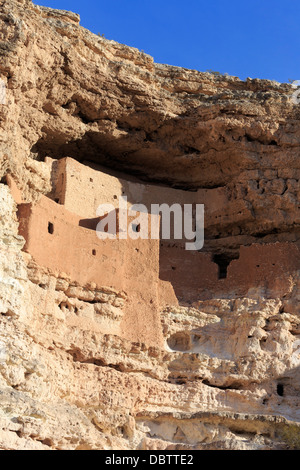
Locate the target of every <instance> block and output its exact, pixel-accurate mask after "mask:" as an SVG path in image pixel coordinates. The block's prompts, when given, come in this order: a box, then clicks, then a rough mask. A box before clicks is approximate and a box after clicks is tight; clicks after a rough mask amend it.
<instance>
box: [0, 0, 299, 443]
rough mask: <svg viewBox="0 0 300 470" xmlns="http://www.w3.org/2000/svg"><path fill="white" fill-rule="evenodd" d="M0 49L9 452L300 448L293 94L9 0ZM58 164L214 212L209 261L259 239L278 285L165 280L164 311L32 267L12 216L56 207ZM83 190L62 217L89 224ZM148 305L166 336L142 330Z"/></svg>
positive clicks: (0, 245)
mask: <svg viewBox="0 0 300 470" xmlns="http://www.w3.org/2000/svg"><path fill="white" fill-rule="evenodd" d="M0 55H1V61H0V79H1V80H2V81H3V83H4V84H5V86H6V102H5V103H4V104H1V105H0V123H1V127H0V129H1V134H0V178H1V184H0V448H1V449H35V450H39V449H44V450H49V449H67V450H68V449H235V450H237V449H241V450H243V449H293V448H298V449H299V448H300V434H299V433H300V430H299V422H300V414H299V400H300V398H299V394H300V376H299V370H300V369H299V366H300V349H299V344H300V343H299V340H300V315H299V306H298V300H299V295H300V293H299V292H300V291H299V288H300V277H299V273H298V270H297V269H298V268H299V266H300V260H299V259H298V258H297V251H296V250H297V249H298V242H299V238H300V231H299V175H300V163H299V158H298V153H299V137H300V122H299V120H300V114H299V106H298V105H297V104H295V103H294V102H293V100H292V99H291V97H292V94H293V92H294V89H293V88H292V87H291V86H290V85H288V84H279V83H276V82H270V81H266V80H256V79H255V80H252V79H248V80H246V81H241V80H239V79H238V78H236V77H229V76H226V77H223V76H216V75H213V74H209V73H201V72H197V71H192V70H186V69H181V68H177V67H171V66H167V65H159V64H155V63H154V62H153V59H152V58H151V57H149V56H148V55H146V54H144V53H142V52H140V51H138V50H136V49H133V48H129V47H127V46H125V45H121V44H118V43H116V42H114V41H108V40H106V39H104V38H102V37H98V36H95V35H94V34H92V33H91V32H89V31H87V30H85V29H84V28H82V27H81V26H80V25H79V17H78V15H76V14H74V13H70V12H66V11H57V10H52V9H49V8H45V7H39V6H36V5H34V4H33V3H32V2H31V1H30V0H19V1H18V0H7V1H2V3H1V6H0ZM64 157H69V158H70V159H71V160H72V161H76V160H77V161H78V162H80V163H81V164H82V165H80V166H82V167H85V166H88V167H89V168H92V167H93V170H91V171H94V172H95V174H96V172H99V171H100V170H99V168H100V167H99V165H101V169H102V170H101V171H104V170H105V171H107V174H111V173H112V172H116V170H117V171H118V172H119V173H118V174H115V175H114V178H115V179H114V180H113V181H114V183H113V184H114V185H115V186H114V191H113V192H110V191H111V187H110V186H107V187H106V186H105V185H104V186H103V189H101V195H102V196H103V197H104V196H105V197H107V198H108V197H111V199H112V200H113V198H114V196H115V194H116V188H119V189H118V190H120V194H121V193H122V188H123V189H124V188H125V187H127V189H128V187H131V186H130V185H131V184H132V182H136V184H138V185H148V186H147V188H148V187H150V186H151V188H153V187H155V188H160V189H151V191H150V189H149V188H148V189H149V190H148V189H147V191H148V193H147V194H152V195H153V194H154V193H155V194H158V193H159V191H161V195H162V198H163V199H164V198H167V202H169V201H170V202H172V201H171V199H172V198H173V199H174V198H175V199H176V197H177V196H173V194H175V193H176V194H178V198H179V199H180V201H182V200H183V199H181V198H183V197H184V198H187V199H186V200H190V201H194V202H195V201H197V202H201V201H202V202H203V203H206V205H207V214H206V224H205V247H204V250H203V256H211V257H212V258H211V261H212V262H213V261H214V262H215V263H217V264H219V265H220V268H221V269H225V267H226V266H227V265H228V264H229V262H231V263H237V262H238V261H239V260H238V258H239V256H240V253H241V252H242V250H243V249H246V248H248V249H249V250H250V249H252V248H251V247H252V246H253V245H254V244H255V245H259V249H261V250H262V251H263V249H264V246H265V245H266V246H269V247H270V244H277V243H279V244H289V246H290V245H291V246H292V247H293V250H294V249H295V250H294V251H289V252H288V253H293V255H286V258H287V264H286V267H285V268H284V270H283V271H280V274H278V273H279V271H277V270H276V269H274V273H275V274H274V277H275V278H276V279H275V280H276V282H275V284H274V286H273V288H272V289H269V288H268V286H266V285H264V283H263V282H262V280H261V278H260V280H259V283H255V285H254V284H253V287H251V286H250V287H249V286H247V292H246V293H245V292H243V295H239V292H238V291H234V289H233V288H232V286H231V289H230V291H229V290H227V291H226V290H225V291H224V289H223V291H222V289H220V291H218V292H213V291H211V293H210V294H211V295H202V293H201V295H200V294H199V297H198V298H195V296H193V298H192V299H191V297H190V292H189V284H188V283H186V280H185V279H184V278H183V277H181V278H180V277H179V279H178V278H176V279H175V278H174V277H171V276H170V277H168V278H164V276H160V279H159V280H157V281H155V286H156V288H158V287H159V286H158V284H159V281H165V282H170V283H171V284H172V285H173V287H174V286H175V287H176V288H177V289H178V285H179V287H180V289H179V291H180V292H179V294H180V295H179V294H178V295H176V296H175V298H174V297H172V296H171V297H168V299H169V300H168V302H163V303H162V302H161V303H160V304H159V299H160V298H162V297H159V295H158V294H157V296H156V297H155V300H154V301H153V300H152V299H151V300H150V297H147V296H148V294H147V296H146V294H145V297H144V300H141V299H143V292H142V291H138V292H139V297H138V299H137V298H135V296H134V294H132V292H131V291H130V289H127V284H124V286H125V288H124V289H123V287H124V286H122V285H121V284H120V286H117V285H116V286H114V287H112V286H108V285H107V284H106V283H105V284H104V281H103V282H101V285H100V284H99V283H98V284H97V283H96V282H94V281H93V282H85V281H84V282H83V281H82V277H79V276H78V277H77V278H76V273H75V274H74V273H69V272H63V271H62V270H59V269H56V270H55V269H52V268H51V267H49V266H47V265H46V264H47V263H46V264H45V265H42V264H43V263H37V261H36V258H35V257H34V256H33V254H32V252H30V250H28V249H26V245H25V241H26V240H25V239H24V238H23V236H21V234H22V230H20V218H18V217H17V215H18V216H19V213H20V205H24V204H25V205H26V204H29V205H30V204H33V207H40V206H38V204H41V202H40V201H43V200H44V199H43V198H48V199H52V201H51V203H52V202H53V204H54V203H56V202H57V201H56V199H59V198H57V191H58V187H57V184H56V183H57V178H56V176H57V174H56V172H57V165H56V163H55V162H56V161H57V160H60V159H63V158H64ZM76 163H77V162H76ZM78 165H79V163H78ZM76 168H77V167H76ZM80 171H81V170H78V172H79V173H80ZM82 171H83V172H84V170H82ZM89 171H90V170H89ZM83 174H85V173H83ZM86 174H87V175H88V177H89V179H88V181H89V182H91V181H90V180H91V179H93V178H94V177H95V176H93V177H91V175H90V173H86ZM79 180H80V181H81V183H80V185H79V187H78V188H79V189H78V191H79V194H81V195H86V198H87V197H88V195H89V194H91V191H90V189H89V190H88V191H87V190H86V188H85V183H84V181H83V180H84V178H82V179H80V178H79ZM79 180H78V181H79ZM109 181H110V182H111V181H112V180H109ZM124 181H125V183H124ZM126 185H127V186H126ZM155 191H156V192H155ZM176 191H178V192H176ZM173 192H175V193H173ZM93 194H94V193H93ZM183 194H184V196H183ZM73 195H74V197H73V199H72V197H71V198H70V199H69V202H68V201H64V204H65V207H66V210H67V209H70V210H71V209H72V210H71V212H72V211H73V212H74V213H75V214H77V215H78V216H80V217H82V218H83V217H84V215H86V217H89V218H91V217H92V216H93V212H92V211H93V210H92V206H91V205H90V200H89V199H86V200H85V203H86V206H82V207H79V206H76V207H79V209H78V212H76V210H77V209H76V210H75V209H74V207H75V203H74V201H75V200H76V197H77V196H76V192H75V191H74V192H73ZM173 199H172V200H173ZM184 200H185V199H184ZM161 202H164V200H162V201H161ZM59 203H60V204H61V201H59ZM67 203H68V204H70V207H69V206H68V205H67ZM17 204H18V205H19V207H18V206H17ZM83 207H84V210H83ZM89 208H91V209H90V210H91V213H90V214H87V213H86V212H87V211H88V210H89ZM60 210H64V209H60ZM82 211H83V212H84V213H81V212H82ZM72 220H73V219H72ZM267 244H268V245H267ZM276 246H277V245H276ZM280 246H281V245H280ZM168 248H169V247H168V246H162V247H161V252H162V253H163V250H165V249H168ZM173 248H176V249H177V248H178V249H179V246H175V247H173V246H172V249H173ZM295 253H296V254H295ZM91 256H93V254H91ZM290 258H292V260H291V259H290ZM168 259H169V258H168ZM240 259H243V258H242V256H241V258H240ZM232 260H234V261H232ZM104 261H105V259H104V258H103V262H104ZM290 261H292V263H293V268H292V269H291V268H290V265H291V263H290ZM264 263H265V266H266V265H267V264H266V263H267V261H264ZM272 265H274V266H275V263H273V261H272V262H271V267H270V270H272V269H273V268H272ZM280 265H281V267H282V266H283V265H284V266H285V262H284V260H282V258H280ZM105 266H106V265H105ZM230 266H232V264H230V265H229V268H230ZM235 266H236V265H235ZM239 266H241V265H240V264H239ZM138 267H139V268H141V270H140V271H139V275H140V276H141V275H142V274H141V273H143V272H145V271H146V270H147V269H148V266H146V263H145V264H144V265H143V266H138ZM175 267H176V266H174V268H175ZM113 268H115V269H116V266H113ZM229 268H228V269H229ZM155 269H156V267H153V270H155ZM159 269H161V266H160V267H159ZM216 269H217V267H216ZM268 269H269V268H268ZM153 272H154V271H153ZM155 272H156V271H155ZM166 272H167V270H166ZM177 272H178V271H177ZM161 273H162V271H160V275H161ZM163 273H164V274H165V271H163ZM240 273H241V274H240V276H242V275H243V274H242V271H241V270H240ZM272 273H273V271H271V277H272ZM167 274H168V272H167ZM246 274H247V271H246ZM267 274H268V273H267ZM173 275H174V276H175V274H174V273H173V274H172V276H173ZM117 276H118V272H116V278H117ZM276 276H277V277H276ZM101 279H102V278H101ZM153 279H154V278H153ZM166 279H167V280H166ZM151 282H152V278H151ZM153 282H154V281H153ZM153 285H154V284H153ZM163 285H164V286H165V284H163ZM175 287H174V288H175ZM176 288H175V294H177V291H176ZM190 288H191V286H190ZM136 291H137V290H136ZM196 292H197V291H196ZM170 299H171V300H170ZM172 299H175V300H174V301H173V302H172ZM143 301H144V302H145V303H146V302H152V303H151V305H152V307H151V308H153V309H155V312H154V310H153V312H154V313H153V318H154V319H155V322H156V323H155V328H154V327H153V325H154V323H153V324H150V325H149V324H146V325H144V326H145V328H144V331H142V330H143V328H140V330H138V327H137V330H135V324H134V322H133V321H132V318H131V317H130V315H131V314H132V312H133V311H134V312H135V313H136V314H138V311H139V309H140V311H142V310H143V308H144V305H143ZM134 302H137V303H138V306H139V308H137V306H136V304H135V303H134ZM128 306H129V307H128ZM130 318H131V321H129V322H128V319H130ZM152 328H153V329H155V331H154V332H152ZM137 331H141V333H139V334H137ZM152 333H153V334H156V333H157V336H154V339H151V340H149V337H150V336H149V335H150V334H152ZM143 335H145V336H143ZM135 336H136V337H135ZM156 337H159V341H157V343H156V342H155V338H156Z"/></svg>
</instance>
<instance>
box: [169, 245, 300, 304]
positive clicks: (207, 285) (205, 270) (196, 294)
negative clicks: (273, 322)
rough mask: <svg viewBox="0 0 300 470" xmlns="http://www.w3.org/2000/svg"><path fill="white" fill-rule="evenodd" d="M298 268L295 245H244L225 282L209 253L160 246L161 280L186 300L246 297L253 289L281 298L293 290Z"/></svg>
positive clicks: (299, 254)
mask: <svg viewBox="0 0 300 470" xmlns="http://www.w3.org/2000/svg"><path fill="white" fill-rule="evenodd" d="M299 269H300V253H299V250H298V248H297V246H296V245H295V244H293V243H272V244H265V245H261V244H254V245H251V246H242V247H241V248H240V257H239V259H237V260H234V261H232V262H231V263H230V265H229V266H228V270H227V277H226V278H225V279H219V275H218V271H219V269H218V265H217V264H216V263H214V262H213V261H212V259H211V255H209V254H208V253H202V252H196V251H194V252H193V251H190V252H189V251H186V250H185V249H178V248H177V247H172V246H166V245H163V244H162V246H161V247H160V279H161V280H162V281H164V283H166V282H167V281H168V282H169V283H170V284H171V286H172V287H173V289H174V292H175V295H176V297H177V298H178V299H181V300H185V301H197V300H199V299H203V298H211V297H213V296H216V295H222V294H226V295H228V294H229V295H237V296H243V295H245V294H246V293H247V292H248V291H249V289H251V288H254V287H261V288H263V289H265V293H266V295H270V296H282V295H283V294H284V293H285V292H287V291H288V289H289V287H290V279H289V276H290V275H291V274H293V273H295V272H296V271H298V270H299ZM164 292H165V289H161V293H162V294H161V295H162V298H161V303H162V304H166V303H167V298H165V299H164V298H163V296H164ZM169 293H170V290H168V293H167V295H168V296H169Z"/></svg>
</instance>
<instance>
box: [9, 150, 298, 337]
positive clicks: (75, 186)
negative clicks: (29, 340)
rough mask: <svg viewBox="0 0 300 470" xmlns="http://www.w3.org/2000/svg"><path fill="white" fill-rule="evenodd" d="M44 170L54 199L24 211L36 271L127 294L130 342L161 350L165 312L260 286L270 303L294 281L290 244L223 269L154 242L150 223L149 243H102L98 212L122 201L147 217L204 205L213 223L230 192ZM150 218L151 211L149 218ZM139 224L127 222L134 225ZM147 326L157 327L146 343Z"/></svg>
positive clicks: (256, 251) (56, 163)
mask: <svg viewBox="0 0 300 470" xmlns="http://www.w3.org/2000/svg"><path fill="white" fill-rule="evenodd" d="M46 164H47V165H49V167H50V174H51V185H52V190H51V192H50V193H49V194H48V195H47V196H42V197H41V199H40V200H39V201H38V202H37V203H29V204H26V203H23V204H19V205H18V218H19V227H20V230H19V233H20V235H22V236H23V237H24V238H25V240H26V244H25V246H24V250H25V251H26V252H28V253H29V254H30V255H31V256H32V257H33V260H34V261H35V262H36V263H37V265H39V266H41V267H44V268H48V269H49V270H50V271H51V272H53V273H66V274H67V275H68V276H69V277H70V279H71V280H73V281H75V282H78V283H80V284H81V285H83V286H84V285H87V284H90V283H94V284H95V285H96V286H98V287H100V286H106V287H109V288H114V289H118V290H123V291H124V292H125V294H126V295H127V297H128V298H129V299H131V300H130V303H129V305H128V306H127V308H126V311H127V313H126V318H125V321H124V324H126V325H130V328H128V333H126V332H123V334H124V335H125V337H127V336H128V335H129V336H130V338H131V339H133V340H135V341H139V340H141V338H142V339H143V341H145V342H146V343H148V344H150V345H154V344H162V342H161V341H162V340H161V338H162V335H161V324H160V316H159V312H160V309H161V308H163V307H167V306H168V305H179V304H183V305H188V304H190V305H192V303H193V302H196V301H199V300H205V299H209V298H214V297H215V296H216V295H217V296H222V295H223V296H228V295H230V296H231V297H232V296H235V297H239V296H245V295H246V294H247V292H248V291H249V290H250V289H252V288H255V287H258V288H261V289H262V291H263V292H264V293H265V295H266V296H267V297H272V296H274V295H278V296H281V295H283V294H284V293H285V292H286V290H288V288H289V276H292V275H293V274H294V273H295V272H297V270H298V269H299V266H300V264H299V263H300V257H299V251H298V247H297V245H296V244H293V243H288V242H274V243H268V244H264V243H260V244H259V243H254V244H250V245H249V246H241V247H239V248H238V249H237V250H236V251H237V254H236V255H235V256H236V258H237V259H233V260H231V261H227V263H225V264H224V258H225V257H224V256H223V257H222V255H215V254H214V253H212V252H211V251H210V249H207V250H205V248H204V250H203V252H202V251H187V250H186V249H185V245H184V241H185V240H184V239H182V240H177V239H174V237H173V238H172V236H170V239H169V240H162V239H160V240H159V239H158V240H155V239H152V237H151V233H150V230H151V228H150V224H149V237H147V239H142V238H137V239H136V240H132V239H130V238H127V239H126V240H122V239H116V240H112V239H106V240H99V239H98V238H97V236H96V227H97V222H99V220H100V218H97V217H95V214H96V212H97V208H98V206H99V205H100V204H105V203H110V204H112V205H113V206H115V209H116V211H117V210H118V206H117V204H118V201H119V198H120V197H121V196H124V194H125V195H126V196H127V197H128V199H129V201H130V203H132V204H143V205H144V206H145V207H147V208H149V211H151V206H152V205H153V204H154V203H156V204H161V202H162V201H163V202H164V203H166V202H167V203H169V205H170V206H172V205H173V204H175V203H176V204H180V205H181V206H183V205H184V204H195V203H197V202H198V203H199V204H200V203H203V201H205V209H206V212H207V214H208V217H214V213H215V212H217V213H222V211H225V210H227V209H228V204H229V201H227V200H226V196H225V193H222V192H220V191H218V193H217V194H216V192H215V190H213V189H212V190H205V191H203V190H198V191H197V192H189V191H182V190H179V189H171V188H168V187H163V186H159V185H155V184H146V183H143V182H142V181H130V180H129V179H128V177H127V178H126V175H122V177H120V176H114V175H112V174H110V173H109V172H107V170H106V171H105V168H102V169H100V168H97V165H95V164H94V165H91V164H88V162H86V164H83V163H79V162H77V161H76V160H74V159H72V158H69V157H66V158H62V159H60V160H53V159H51V158H48V157H47V158H46ZM10 181H11V180H10ZM128 208H129V205H128ZM152 216H153V214H151V212H150V213H149V215H148V217H149V219H150V218H151V217H152ZM133 220H134V217H131V220H130V218H129V225H130V224H131V225H132V221H133ZM156 223H157V224H159V217H157V221H156ZM134 230H135V231H137V227H136V226H134ZM145 324H149V325H151V333H149V334H148V336H146V335H145V326H144V325H145ZM133 325H134V326H133Z"/></svg>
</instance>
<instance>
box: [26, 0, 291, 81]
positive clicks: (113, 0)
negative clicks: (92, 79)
mask: <svg viewBox="0 0 300 470" xmlns="http://www.w3.org/2000/svg"><path fill="white" fill-rule="evenodd" d="M34 3H36V4H39V5H44V6H48V7H51V8H58V9H62V10H71V11H74V12H76V13H79V14H80V16H81V25H82V26H84V27H85V28H88V29H89V30H90V31H92V32H94V33H100V34H104V35H105V37H106V38H107V39H113V40H115V41H117V42H120V43H123V44H127V45H128V46H133V47H137V48H138V49H140V50H143V51H144V52H146V53H148V54H150V55H151V56H153V57H154V60H155V62H158V63H164V64H170V65H177V66H180V67H186V68H189V69H195V70H199V71H206V70H214V71H218V72H221V73H228V74H230V75H234V76H238V77H240V78H241V79H245V78H247V77H251V78H266V79H270V80H277V81H279V82H287V81H288V79H292V80H298V79H300V60H299V58H300V34H299V29H300V28H299V25H300V2H299V1H298V0H285V1H282V0H250V1H249V0H248V1H246V0H227V1H226V0H205V1H204V0H186V1H182V0H151V1H150V0H149V1H148V0H146V1H145V0H144V1H143V0H127V1H126V0H105V1H104V0H85V1H82V0H81V1H79V0H35V1H34Z"/></svg>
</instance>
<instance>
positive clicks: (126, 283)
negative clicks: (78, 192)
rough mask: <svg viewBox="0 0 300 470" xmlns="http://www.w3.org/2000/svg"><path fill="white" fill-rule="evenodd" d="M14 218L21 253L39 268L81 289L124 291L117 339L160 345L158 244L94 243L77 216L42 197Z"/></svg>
mask: <svg viewBox="0 0 300 470" xmlns="http://www.w3.org/2000/svg"><path fill="white" fill-rule="evenodd" d="M18 217H19V230H20V234H21V235H22V236H24V238H25V240H26V244H25V247H24V250H25V251H27V252H28V253H30V254H31V256H32V258H33V259H34V261H35V262H36V263H37V264H38V265H39V266H43V267H47V268H48V269H49V270H50V271H51V272H52V273H54V275H58V274H59V273H65V274H66V275H67V276H68V277H70V279H71V280H73V281H76V282H78V283H79V284H81V285H82V286H85V285H87V284H91V283H95V284H96V285H97V286H98V287H104V286H106V287H112V288H114V289H117V290H123V291H125V292H126V293H127V295H128V302H127V305H126V309H125V316H124V319H123V322H122V325H121V330H122V331H121V332H120V334H121V336H123V337H125V338H127V339H130V340H132V341H138V342H139V341H140V342H145V343H147V344H150V345H159V344H161V342H162V335H161V324H160V318H159V314H158V312H159V305H158V279H159V241H158V240H151V239H149V240H141V239H138V240H131V239H130V238H128V239H127V240H109V239H106V240H99V239H98V237H97V235H96V232H95V231H94V230H91V229H88V228H85V227H82V226H80V221H81V220H82V219H81V217H79V216H78V215H76V214H72V213H71V212H69V211H68V210H66V209H65V207H63V206H61V205H59V204H57V203H55V202H54V201H52V200H50V199H48V198H46V197H44V196H43V197H42V198H41V199H40V201H39V202H38V203H37V204H21V205H19V211H18ZM49 224H52V225H50V226H49ZM49 232H53V233H49Z"/></svg>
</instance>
